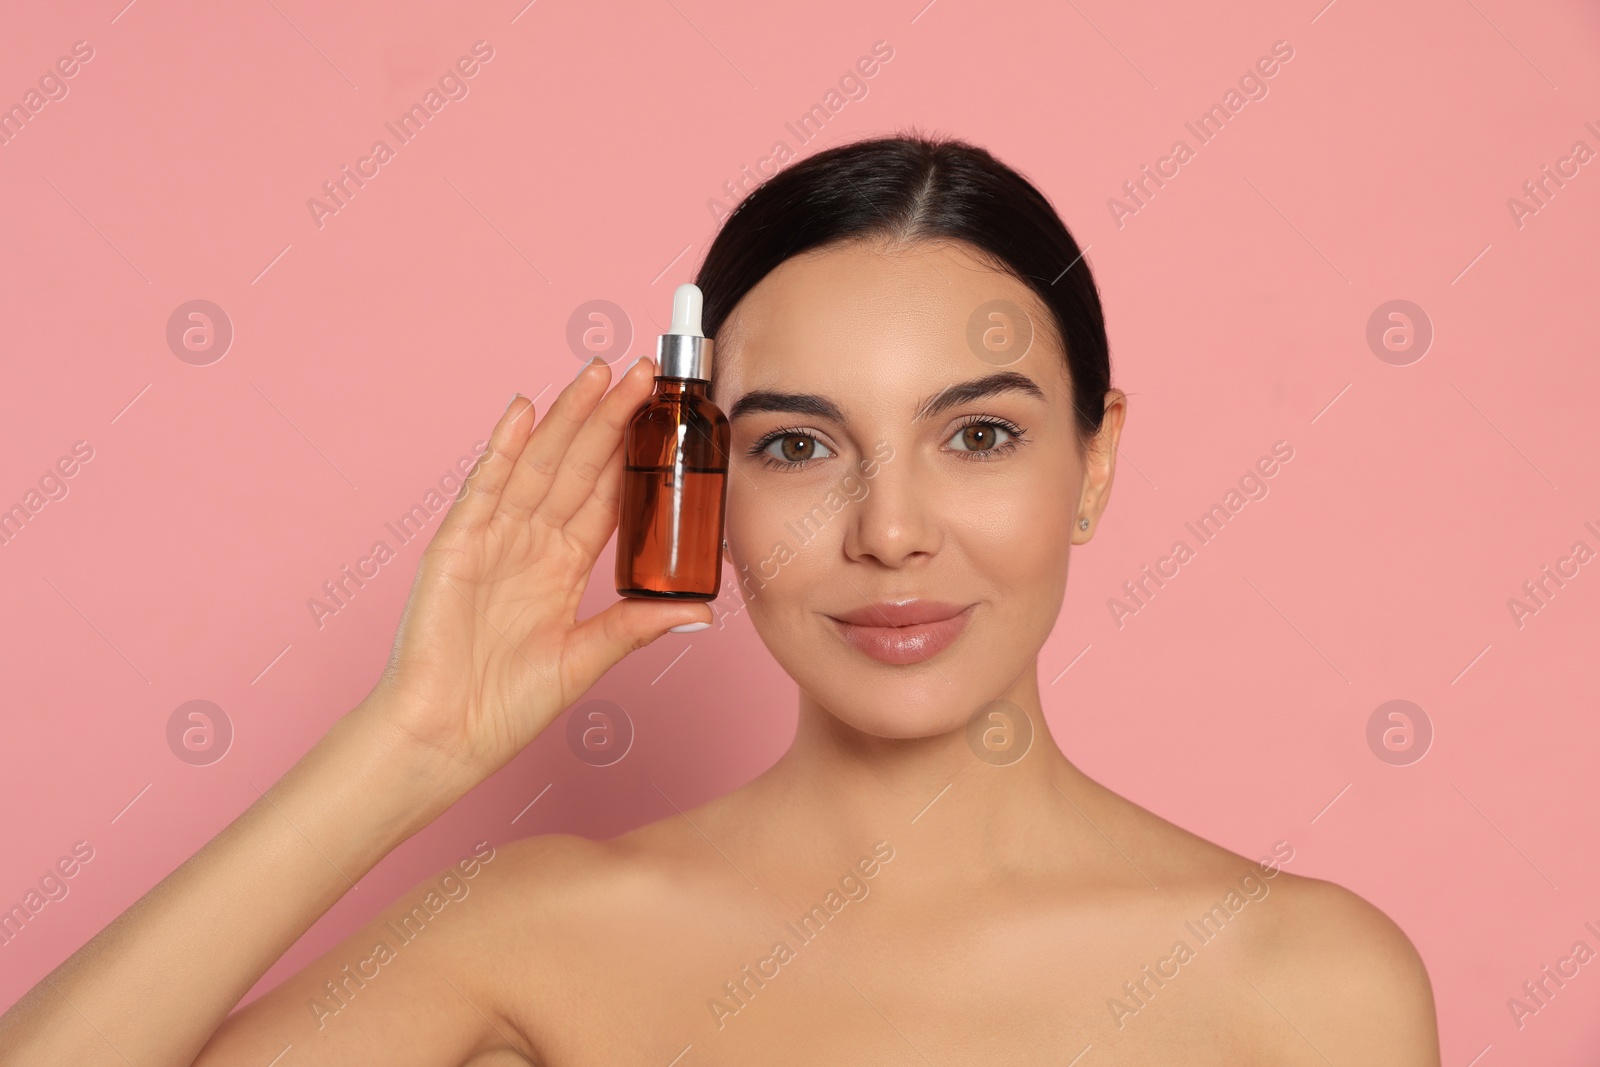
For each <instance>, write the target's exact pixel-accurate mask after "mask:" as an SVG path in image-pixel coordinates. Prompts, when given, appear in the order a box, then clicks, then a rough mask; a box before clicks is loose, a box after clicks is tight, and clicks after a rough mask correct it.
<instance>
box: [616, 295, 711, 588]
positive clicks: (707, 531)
mask: <svg viewBox="0 0 1600 1067" xmlns="http://www.w3.org/2000/svg"><path fill="white" fill-rule="evenodd" d="M703 300H704V297H703V296H702V294H701V292H700V288H699V286H696V285H692V284H689V283H685V284H683V285H680V286H678V288H677V290H676V291H675V292H674V293H673V294H672V326H671V328H670V329H668V331H667V332H666V333H664V334H662V335H661V336H660V337H659V338H658V339H657V341H656V362H657V368H658V373H657V374H656V380H655V393H654V395H652V396H651V397H650V399H649V400H646V401H645V402H644V403H643V404H641V405H640V406H639V408H638V410H637V411H635V412H634V414H633V416H632V417H631V418H630V419H629V420H628V424H627V427H626V428H625V430H624V432H623V443H622V450H623V472H622V504H621V509H620V512H619V514H618V516H617V572H616V579H617V592H618V594H620V595H622V596H634V597H661V598H667V599H674V600H715V599H716V596H717V593H718V591H719V590H720V589H721V587H722V554H721V549H722V532H723V519H724V516H725V513H726V509H727V502H728V444H729V429H728V418H727V416H726V415H724V414H723V413H722V411H721V409H720V408H718V407H717V406H716V405H715V404H713V403H712V402H711V401H710V399H708V397H707V396H706V391H707V389H709V388H710V385H711V354H712V347H713V342H712V340H711V338H709V337H706V336H705V335H704V334H703V333H701V330H700V313H701V308H702V307H703Z"/></svg>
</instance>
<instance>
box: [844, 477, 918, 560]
mask: <svg viewBox="0 0 1600 1067" xmlns="http://www.w3.org/2000/svg"><path fill="white" fill-rule="evenodd" d="M926 473H927V472H919V471H918V469H917V465H916V463H915V462H914V461H913V460H912V458H911V457H910V454H909V450H905V451H901V452H899V454H898V455H896V457H895V458H894V459H893V460H890V461H888V462H885V463H883V464H881V465H880V466H879V468H878V472H877V474H876V475H875V476H874V477H873V478H871V479H867V480H866V486H867V490H866V494H865V495H864V496H863V497H862V498H861V499H860V500H857V501H855V502H854V503H852V504H851V505H850V510H849V513H848V514H849V522H848V523H846V526H845V540H844V551H845V555H846V556H847V557H848V558H850V559H852V560H857V561H863V560H868V559H870V560H875V561H877V562H878V563H881V564H883V565H884V566H886V567H903V566H906V565H907V564H908V563H910V562H913V561H914V560H915V559H917V558H919V557H922V556H932V555H934V554H936V553H937V552H938V551H939V545H940V543H941V540H942V535H941V530H940V523H939V521H938V511H937V509H938V506H939V500H938V497H939V494H938V491H937V487H936V486H934V485H933V484H931V481H930V480H929V479H928V478H927V477H926Z"/></svg>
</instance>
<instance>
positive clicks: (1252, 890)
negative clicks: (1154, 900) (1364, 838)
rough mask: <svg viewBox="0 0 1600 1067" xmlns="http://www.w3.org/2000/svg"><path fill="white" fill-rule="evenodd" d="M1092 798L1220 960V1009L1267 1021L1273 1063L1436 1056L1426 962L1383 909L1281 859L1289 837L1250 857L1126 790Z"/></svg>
mask: <svg viewBox="0 0 1600 1067" xmlns="http://www.w3.org/2000/svg"><path fill="white" fill-rule="evenodd" d="M1089 797H1091V798H1092V799H1091V800H1090V801H1088V802H1086V810H1089V809H1090V808H1091V807H1092V809H1093V812H1094V814H1095V817H1096V818H1097V819H1102V820H1104V825H1105V827H1106V830H1105V832H1106V833H1108V834H1111V835H1113V836H1117V835H1118V834H1120V835H1121V836H1120V840H1119V846H1120V848H1121V849H1123V850H1125V852H1126V855H1127V856H1128V857H1129V862H1130V863H1137V864H1138V865H1139V867H1140V868H1142V873H1144V874H1145V875H1146V879H1145V880H1146V881H1147V882H1150V883H1151V884H1153V885H1156V886H1159V887H1160V889H1161V893H1160V895H1161V896H1162V897H1163V898H1164V899H1166V900H1167V901H1168V902H1169V906H1170V905H1176V906H1177V907H1179V908H1180V909H1181V910H1182V916H1181V917H1182V919H1184V920H1185V922H1184V925H1183V929H1184V931H1185V934H1186V939H1185V940H1186V948H1188V947H1192V949H1193V951H1194V953H1195V954H1196V955H1204V956H1208V957H1215V958H1216V959H1217V961H1218V963H1221V964H1223V969H1225V970H1226V972H1227V980H1226V983H1225V984H1226V986H1227V987H1228V988H1226V989H1222V988H1219V989H1218V991H1217V992H1218V995H1219V1002H1218V1005H1217V1007H1218V1010H1230V1011H1231V1010H1234V1009H1237V1010H1238V1011H1239V1015H1238V1018H1239V1020H1240V1021H1241V1023H1244V1021H1245V1020H1249V1024H1248V1025H1249V1028H1250V1029H1251V1030H1256V1029H1257V1028H1258V1026H1259V1031H1260V1032H1261V1033H1262V1034H1264V1035H1268V1036H1267V1038H1266V1044H1265V1046H1264V1048H1272V1049H1273V1051H1272V1053H1271V1054H1270V1056H1269V1059H1270V1060H1271V1062H1275V1063H1301V1062H1305V1063H1314V1064H1324V1063H1326V1062H1327V1061H1329V1060H1331V1061H1333V1062H1335V1063H1341V1062H1349V1063H1363V1064H1371V1065H1377V1067H1387V1065H1394V1067H1400V1065H1402V1064H1403V1065H1406V1067H1418V1065H1428V1067H1434V1065H1437V1064H1438V1063H1439V1038H1438V1028H1437V1021H1436V1015H1435V1009H1434V1000H1433V988H1432V985H1431V983H1430V981H1429V978H1428V972H1427V968H1426V967H1425V966H1424V965H1423V962H1422V958H1421V956H1420V955H1419V954H1418V953H1417V950H1416V947H1415V946H1414V945H1413V944H1412V943H1411V940H1410V938H1408V937H1407V936H1406V934H1405V932H1404V931H1403V930H1401V929H1400V927H1399V926H1398V925H1397V924H1396V923H1395V922H1394V920H1392V919H1391V918H1389V916H1388V915H1386V914H1384V913H1383V911H1382V910H1380V909H1379V908H1377V907H1376V906H1374V905H1373V904H1372V903H1371V902H1369V901H1367V900H1366V899H1364V898H1363V897H1361V896H1360V895H1359V894H1357V893H1355V892H1352V891H1351V890H1349V889H1346V888H1345V887H1343V886H1341V885H1338V884H1336V883H1334V882H1330V881H1326V880H1324V879H1320V878H1311V877H1306V876H1303V875H1296V874H1291V873H1289V872H1288V871H1285V870H1283V869H1282V867H1281V863H1282V862H1287V861H1288V860H1289V859H1290V858H1292V857H1293V850H1292V848H1290V847H1288V846H1287V844H1286V843H1285V842H1278V845H1277V846H1275V847H1274V849H1273V853H1274V854H1273V855H1270V856H1263V857H1261V859H1259V860H1252V859H1249V858H1247V857H1245V856H1242V855H1239V854H1238V853H1235V852H1232V851H1230V850H1229V849H1226V848H1222V847H1221V846H1219V845H1216V844H1214V843H1213V842H1210V841H1207V840H1206V839H1204V838H1202V837H1200V836H1198V835H1196V834H1194V833H1191V832H1190V831H1188V830H1185V829H1183V828H1182V827H1180V826H1178V825H1176V824H1174V823H1172V822H1170V821H1168V820H1166V819H1163V818H1161V817H1160V816H1158V815H1156V814H1155V813H1153V812H1151V811H1148V810H1147V809H1145V808H1142V807H1140V806H1139V805H1137V804H1134V803H1133V802H1131V801H1128V800H1126V798H1122V797H1118V796H1116V795H1115V794H1097V793H1091V794H1089ZM1189 941H1192V946H1191V945H1188V944H1187V942H1189ZM1211 946H1218V947H1215V948H1213V947H1211ZM1175 965H1176V964H1174V966H1175ZM1224 1005H1228V1006H1229V1007H1228V1008H1224Z"/></svg>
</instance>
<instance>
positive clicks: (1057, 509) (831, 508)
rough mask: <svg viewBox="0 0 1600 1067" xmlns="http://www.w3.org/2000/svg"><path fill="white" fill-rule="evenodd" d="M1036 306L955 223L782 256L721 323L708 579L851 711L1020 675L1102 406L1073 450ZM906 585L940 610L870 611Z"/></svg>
mask: <svg viewBox="0 0 1600 1067" xmlns="http://www.w3.org/2000/svg"><path fill="white" fill-rule="evenodd" d="M995 301H1003V302H1006V303H1002V304H995V303H993V302H995ZM1008 309H1009V310H1010V311H1011V312H1012V314H1010V315H1008V314H1007V313H1006V312H1007V310H1008ZM991 311H995V312H996V314H995V315H994V316H992V317H991V316H990V314H989V313H990V312H991ZM1017 312H1020V313H1021V315H1022V317H1023V318H1024V319H1025V320H1026V321H1016V319H1017V318H1018V315H1017ZM1049 322H1050V319H1049V315H1048V313H1047V311H1046V309H1045V308H1044V306H1043V304H1042V303H1040V302H1039V300H1038V299H1037V297H1035V296H1034V294H1033V293H1032V292H1031V291H1030V290H1029V289H1028V288H1027V286H1025V285H1023V284H1022V283H1021V282H1019V281H1017V280H1016V279H1015V278H1013V277H1011V276H1010V275H1008V274H1005V273H1001V272H998V271H996V270H994V269H993V268H992V267H989V266H987V265H986V264H985V263H984V262H982V261H981V260H980V259H978V258H976V256H975V254H974V253H973V251H972V250H971V249H970V248H969V247H968V246H966V245H965V244H963V243H960V242H937V243H931V242H919V243H916V244H913V245H910V246H904V245H901V246H890V245H887V244H884V243H882V242H861V241H851V242H846V243H841V244H837V245H832V246H828V247H826V248H823V249H818V250H815V251H812V252H809V253H806V254H803V255H800V256H796V257H794V258H791V259H789V260H787V261H785V262H784V263H783V264H781V265H780V266H779V267H778V268H777V269H776V270H774V271H773V272H772V273H771V274H769V275H768V276H767V277H766V278H764V279H762V281H761V282H760V284H758V285H757V286H756V287H755V288H754V289H752V290H751V291H750V292H749V293H748V294H746V296H745V297H744V299H742V300H741V301H740V302H739V304H738V306H737V307H735V309H734V311H733V313H732V314H731V315H730V316H729V317H728V319H727V320H726V322H725V323H724V324H723V326H722V328H721V329H720V330H719V335H718V340H717V351H716V368H715V374H716V389H715V395H716V401H717V404H718V405H719V406H720V407H721V408H722V409H723V410H724V411H726V412H727V413H728V415H729V419H730V422H731V424H732V457H731V465H730V470H729V476H728V477H729V482H728V513H727V540H728V546H729V550H728V554H727V558H728V560H729V562H730V563H731V564H732V573H731V574H730V575H726V576H725V577H724V583H725V585H726V582H727V580H728V579H729V578H731V579H733V580H734V581H736V582H737V583H738V586H739V588H738V590H737V593H736V596H737V597H739V598H742V599H743V601H744V602H745V610H746V611H747V613H748V614H749V616H750V618H751V620H752V622H753V623H754V625H755V627H756V630H757V632H758V633H759V634H760V635H761V639H762V641H763V642H765V644H766V645H767V647H768V649H770V650H771V652H772V654H773V656H774V657H776V658H777V660H778V662H779V663H780V664H781V665H782V666H783V668H784V670H785V671H787V672H788V674H789V675H790V676H791V677H792V678H794V679H795V680H796V682H798V683H799V686H800V688H801V690H802V691H803V692H804V693H805V694H807V695H809V696H810V697H811V698H812V699H813V700H815V701H816V702H817V703H818V704H819V705H821V706H822V707H823V708H825V709H826V710H827V711H828V712H830V713H831V714H833V715H834V716H836V717H837V718H838V719H840V720H842V721H843V722H845V723H848V724H849V725H850V726H853V727H855V728H856V729H859V730H861V731H863V732H865V733H868V734H872V735H876V736H880V737H922V736H929V735H933V734H938V733H944V732H947V731H950V730H954V729H959V728H961V727H963V726H964V724H965V723H966V721H967V719H968V718H969V717H970V716H971V715H972V714H973V713H974V712H975V711H977V710H978V709H979V708H980V707H982V706H983V705H985V704H987V703H988V702H989V701H991V700H995V699H998V698H1002V697H1006V696H1007V695H1008V694H1010V693H1013V692H1018V691H1020V690H1019V689H1018V687H1019V686H1027V685H1031V684H1032V679H1033V674H1032V672H1033V671H1034V669H1035V667H1034V660H1035V656H1036V654H1037V653H1038V651H1039V648H1040V646H1041V645H1042V644H1043V643H1044V640H1045V638H1046V637H1047V636H1048V635H1049V633H1050V630H1051V627H1053V626H1054V625H1055V621H1056V616H1057V614H1058V612H1059V611H1060V608H1061V601H1062V596H1063V593H1064V592H1065V587H1066V580H1067V563H1068V558H1069V555H1070V548H1071V545H1072V544H1073V543H1074V541H1084V540H1087V539H1088V536H1089V533H1092V532H1093V530H1094V528H1095V527H1094V525H1091V527H1090V531H1089V533H1085V532H1083V531H1081V530H1080V529H1079V528H1078V519H1079V518H1080V516H1086V517H1088V518H1089V519H1090V520H1091V523H1095V524H1097V523H1098V520H1099V513H1100V509H1101V508H1102V507H1103V506H1104V503H1105V499H1106V494H1107V493H1108V492H1109V489H1110V484H1111V461H1110V457H1112V456H1114V454H1115V452H1114V446H1115V435H1116V431H1117V429H1118V428H1120V422H1121V407H1120V404H1119V405H1118V410H1117V411H1116V412H1115V414H1116V418H1114V419H1113V418H1108V419H1107V427H1108V430H1109V440H1110V444H1111V449H1110V451H1109V452H1105V451H1103V449H1097V448H1096V447H1095V445H1096V444H1097V443H1091V446H1090V447H1089V448H1088V449H1087V450H1083V451H1080V448H1079V444H1078V439H1077V437H1076V432H1077V431H1076V429H1075V425H1074V419H1073V408H1072V390H1071V384H1070V379H1069V377H1068V374H1067V370H1066V361H1065V359H1064V358H1063V354H1062V351H1061V349H1060V347H1059V344H1058V342H1057V341H1056V340H1055V337H1054V330H1053V328H1051V327H1050V326H1049V325H1048V324H1049ZM1030 323H1031V326H1032V331H1031V332H1032V341H1031V344H1027V342H1026V339H1025V335H1026V333H1027V332H1028V328H1029V324H1030ZM1008 330H1009V331H1010V332H1009V333H1008ZM1008 342H1009V343H1008ZM1024 344H1027V350H1026V352H1025V353H1023V354H1021V355H1020V358H1018V353H1019V351H1020V350H1021V349H1022V347H1023V345H1024ZM1117 395H1118V396H1120V394H1117ZM1113 423H1115V425H1113ZM1104 436H1105V435H1104V434H1103V437H1104ZM1098 444H1102V445H1103V444H1104V442H1103V441H1102V442H1098ZM908 601H922V602H932V604H931V605H928V606H931V608H932V610H930V611H925V612H923V614H924V615H930V614H931V615H943V616H950V615H952V614H954V615H955V618H954V619H953V620H952V621H950V622H935V623H932V624H928V625H911V626H910V627H908V628H905V629H901V630H896V629H891V628H890V624H893V623H897V622H902V621H904V619H903V618H902V617H901V616H898V615H896V613H895V609H896V606H898V607H900V608H901V609H902V610H904V609H905V607H906V606H907V602H908ZM736 602H737V601H736ZM941 606H942V607H941ZM916 607H917V605H915V604H912V605H911V608H912V609H913V610H914V609H915V608H916ZM874 624H876V625H874Z"/></svg>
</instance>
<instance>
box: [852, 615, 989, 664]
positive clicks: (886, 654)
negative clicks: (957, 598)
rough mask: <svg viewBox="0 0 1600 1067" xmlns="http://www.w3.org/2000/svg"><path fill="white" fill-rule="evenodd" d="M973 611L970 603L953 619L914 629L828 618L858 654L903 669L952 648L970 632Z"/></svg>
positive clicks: (921, 624)
mask: <svg viewBox="0 0 1600 1067" xmlns="http://www.w3.org/2000/svg"><path fill="white" fill-rule="evenodd" d="M972 608H973V605H971V604H969V605H967V606H966V607H964V608H962V609H961V610H960V611H959V612H957V613H956V614H955V615H954V616H952V617H951V618H948V619H940V620H939V621H938V622H922V623H917V624H915V625H912V626H857V625H855V624H854V623H848V622H843V621H841V620H839V619H835V618H834V617H833V616H831V615H830V616H828V619H829V621H831V622H832V623H833V625H834V627H835V628H836V629H837V630H838V632H839V636H840V637H842V638H843V639H844V640H845V642H846V643H847V644H849V645H850V646H851V647H852V648H854V649H855V650H856V651H858V652H861V653H863V654H864V655H867V656H871V657H872V658H873V659H875V660H877V661H878V662H880V663H888V664H892V665H895V666H900V665H904V664H908V663H921V662H923V661H924V660H928V659H932V658H933V657H934V656H936V655H938V654H939V653H940V652H942V651H944V650H945V649H946V648H948V647H950V645H951V643H952V642H954V641H955V639H956V638H957V637H960V636H961V631H963V630H965V629H966V627H967V620H968V619H970V618H971V617H972Z"/></svg>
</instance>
